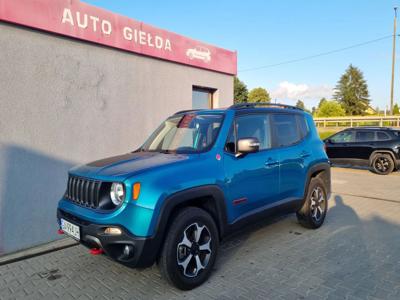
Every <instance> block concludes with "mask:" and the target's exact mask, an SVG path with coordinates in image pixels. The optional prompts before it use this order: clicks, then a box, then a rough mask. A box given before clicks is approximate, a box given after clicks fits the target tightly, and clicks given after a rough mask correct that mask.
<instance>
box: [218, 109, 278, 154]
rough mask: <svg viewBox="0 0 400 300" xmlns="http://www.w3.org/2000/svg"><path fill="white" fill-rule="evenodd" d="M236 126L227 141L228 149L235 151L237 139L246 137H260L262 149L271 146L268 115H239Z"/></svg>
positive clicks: (226, 148)
mask: <svg viewBox="0 0 400 300" xmlns="http://www.w3.org/2000/svg"><path fill="white" fill-rule="evenodd" d="M234 126H235V127H233V126H232V128H231V130H230V132H229V135H228V139H227V141H226V145H225V150H226V151H228V152H232V153H234V152H235V150H236V142H237V140H239V139H244V138H256V139H258V141H259V142H260V150H264V149H268V148H271V137H270V129H269V121H268V116H267V115H261V114H260V115H244V116H239V117H237V118H236V120H235V125H234ZM235 131H236V132H235ZM235 134H236V138H235Z"/></svg>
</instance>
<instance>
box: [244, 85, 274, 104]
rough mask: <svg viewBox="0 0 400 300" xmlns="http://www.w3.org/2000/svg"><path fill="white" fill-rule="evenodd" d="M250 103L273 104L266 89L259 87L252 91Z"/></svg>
mask: <svg viewBox="0 0 400 300" xmlns="http://www.w3.org/2000/svg"><path fill="white" fill-rule="evenodd" d="M248 102H271V97H270V96H269V93H268V92H267V90H266V89H264V88H262V87H258V88H254V89H252V90H251V91H250V93H249V98H248Z"/></svg>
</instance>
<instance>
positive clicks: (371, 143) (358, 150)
mask: <svg viewBox="0 0 400 300" xmlns="http://www.w3.org/2000/svg"><path fill="white" fill-rule="evenodd" d="M355 133H356V138H355V142H354V143H351V145H349V150H348V152H349V157H350V158H352V159H361V160H369V157H370V155H371V154H372V152H373V151H374V150H373V149H374V147H375V131H372V130H357V131H356V132H355Z"/></svg>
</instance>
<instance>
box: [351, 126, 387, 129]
mask: <svg viewBox="0 0 400 300" xmlns="http://www.w3.org/2000/svg"><path fill="white" fill-rule="evenodd" d="M346 129H347V130H349V129H381V130H382V129H383V130H393V128H392V127H384V126H382V127H381V126H355V127H349V128H346Z"/></svg>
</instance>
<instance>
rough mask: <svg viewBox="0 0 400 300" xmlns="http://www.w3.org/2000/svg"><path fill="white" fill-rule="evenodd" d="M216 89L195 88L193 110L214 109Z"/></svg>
mask: <svg viewBox="0 0 400 300" xmlns="http://www.w3.org/2000/svg"><path fill="white" fill-rule="evenodd" d="M214 92H215V90H214V89H207V88H201V87H195V86H194V87H193V91H192V108H193V109H209V108H213V107H214V106H213V95H214Z"/></svg>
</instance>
